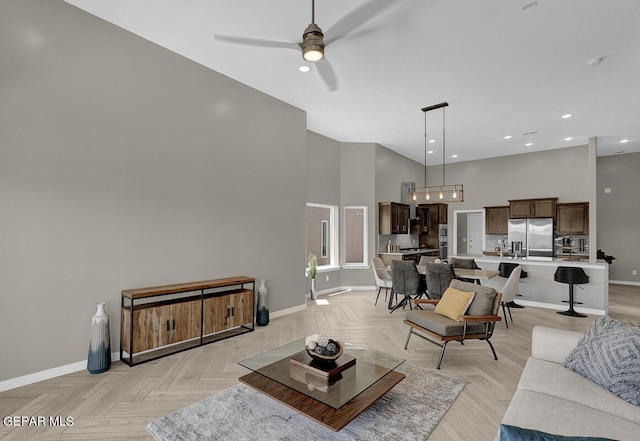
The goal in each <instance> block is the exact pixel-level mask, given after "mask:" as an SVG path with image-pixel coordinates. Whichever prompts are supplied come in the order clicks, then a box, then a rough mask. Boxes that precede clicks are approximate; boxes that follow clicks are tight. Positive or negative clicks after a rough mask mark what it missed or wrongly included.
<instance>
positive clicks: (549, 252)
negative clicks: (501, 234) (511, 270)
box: [507, 218, 553, 257]
mask: <svg viewBox="0 0 640 441" xmlns="http://www.w3.org/2000/svg"><path fill="white" fill-rule="evenodd" d="M508 233H509V234H508V236H507V241H508V242H507V244H508V246H509V251H511V254H512V255H514V256H519V257H528V256H532V257H553V218H540V219H509V231H508Z"/></svg>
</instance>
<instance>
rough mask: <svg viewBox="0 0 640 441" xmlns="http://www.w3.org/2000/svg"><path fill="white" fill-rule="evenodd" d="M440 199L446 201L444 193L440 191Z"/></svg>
mask: <svg viewBox="0 0 640 441" xmlns="http://www.w3.org/2000/svg"><path fill="white" fill-rule="evenodd" d="M438 197H439V198H440V199H444V193H443V192H442V191H440V194H438Z"/></svg>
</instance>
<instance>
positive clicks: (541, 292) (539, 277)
mask: <svg viewBox="0 0 640 441" xmlns="http://www.w3.org/2000/svg"><path fill="white" fill-rule="evenodd" d="M451 257H456V258H460V259H474V260H475V261H476V263H477V264H478V266H479V267H480V268H482V269H486V270H497V269H498V265H499V264H500V262H509V263H517V264H519V265H520V266H521V267H522V269H523V270H524V271H526V272H527V277H526V278H521V279H520V283H519V284H518V294H520V295H521V296H518V297H516V303H521V304H522V305H525V306H527V305H530V306H537V307H542V308H552V309H556V310H566V309H568V304H567V303H565V302H563V301H565V300H567V299H568V298H569V285H567V284H566V283H560V282H556V281H554V280H553V275H554V273H555V272H556V269H557V268H558V267H559V266H569V267H580V268H582V269H583V270H584V272H585V273H586V274H587V276H588V277H589V283H585V284H581V285H574V296H575V300H576V302H582V304H576V305H575V306H574V309H575V310H576V311H578V312H582V313H585V314H597V315H603V314H606V313H607V310H608V303H609V264H608V263H607V262H605V261H604V260H598V261H596V262H588V261H575V260H562V259H557V258H553V257H529V258H518V259H516V258H512V257H502V258H500V257H499V256H465V255H457V256H450V257H449V258H451ZM506 280H507V279H505V278H503V277H494V278H492V279H489V280H488V281H486V283H483V284H486V285H487V286H492V287H493V288H496V289H501V288H502V287H503V286H504V284H505V282H506Z"/></svg>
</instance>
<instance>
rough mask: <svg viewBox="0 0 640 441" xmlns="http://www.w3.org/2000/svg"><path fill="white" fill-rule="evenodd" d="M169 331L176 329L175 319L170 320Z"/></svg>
mask: <svg viewBox="0 0 640 441" xmlns="http://www.w3.org/2000/svg"><path fill="white" fill-rule="evenodd" d="M171 326H172V328H171V329H176V319H173V320H171Z"/></svg>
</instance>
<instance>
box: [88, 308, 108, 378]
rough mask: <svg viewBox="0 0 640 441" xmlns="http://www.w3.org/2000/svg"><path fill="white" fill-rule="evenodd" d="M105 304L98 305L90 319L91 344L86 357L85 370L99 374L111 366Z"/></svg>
mask: <svg viewBox="0 0 640 441" xmlns="http://www.w3.org/2000/svg"><path fill="white" fill-rule="evenodd" d="M105 305H106V303H98V310H97V311H96V314H95V315H94V316H93V318H92V319H91V342H90V343H89V356H88V357H87V370H88V371H89V372H90V373H92V374H100V373H102V372H104V371H106V370H107V369H109V366H111V344H110V342H109V316H108V315H107V313H106V312H105V310H104V306H105Z"/></svg>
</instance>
